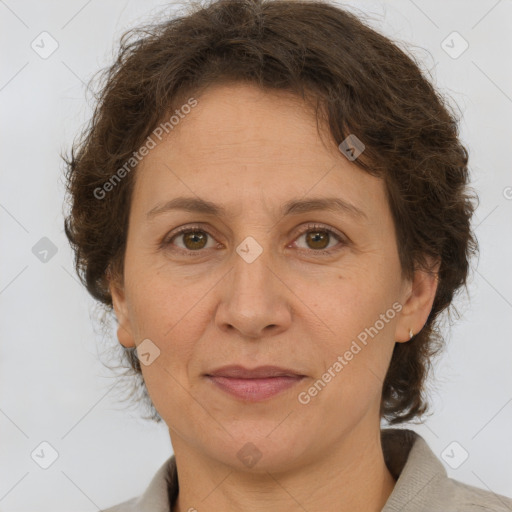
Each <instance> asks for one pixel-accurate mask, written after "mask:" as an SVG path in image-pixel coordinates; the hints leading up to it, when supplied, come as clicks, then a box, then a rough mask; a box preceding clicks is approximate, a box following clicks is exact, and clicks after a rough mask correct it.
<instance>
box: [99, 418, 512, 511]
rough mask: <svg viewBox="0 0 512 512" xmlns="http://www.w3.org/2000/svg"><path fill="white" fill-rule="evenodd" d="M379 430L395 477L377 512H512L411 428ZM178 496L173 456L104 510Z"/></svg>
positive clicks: (164, 507)
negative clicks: (134, 491)
mask: <svg viewBox="0 0 512 512" xmlns="http://www.w3.org/2000/svg"><path fill="white" fill-rule="evenodd" d="M381 435H382V449H383V452H384V457H385V460H386V464H387V466H388V468H389V470H390V471H391V473H392V474H393V475H394V476H395V478H396V479H397V482H396V484H395V488H394V489H393V492H392V493H391V495H390V496H389V498H388V501H387V502H386V505H385V506H384V508H383V509H382V511H381V512H512V499H510V498H507V497H505V496H502V495H498V494H495V493H493V492H491V491H487V490H482V489H479V488H477V487H473V486H470V485H466V484H463V483H461V482H458V481H457V480H453V479H451V478H448V476H447V473H446V470H445V468H444V466H443V464H442V463H441V462H440V461H439V460H438V459H437V457H436V456H435V455H434V453H433V452H432V450H431V449H430V448H429V446H428V445H427V443H426V442H425V440H424V439H423V438H422V437H421V436H420V435H418V434H417V433H415V432H414V431H412V430H407V429H397V428H392V429H391V428H390V429H383V430H382V432H381ZM511 491H512V489H511ZM177 496H178V477H177V471H176V460H175V458H174V455H173V456H172V457H170V458H169V459H168V460H167V461H166V462H165V464H164V465H163V466H161V467H160V469H159V470H158V472H157V473H156V475H155V476H154V477H153V479H152V480H151V483H150V484H149V487H148V488H147V489H146V491H145V492H144V494H143V495H142V496H140V497H139V498H132V499H131V500H128V501H125V502H123V503H121V504H119V505H117V506H115V507H112V508H108V509H106V510H104V511H103V512H171V508H170V506H169V503H170V502H172V503H173V505H174V503H175V500H176V498H177ZM326 512H336V511H335V510H333V511H326Z"/></svg>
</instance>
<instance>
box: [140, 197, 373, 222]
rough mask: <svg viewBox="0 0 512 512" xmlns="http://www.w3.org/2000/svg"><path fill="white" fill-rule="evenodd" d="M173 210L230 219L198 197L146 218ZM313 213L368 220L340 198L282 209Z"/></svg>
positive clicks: (283, 212) (223, 210) (290, 203)
mask: <svg viewBox="0 0 512 512" xmlns="http://www.w3.org/2000/svg"><path fill="white" fill-rule="evenodd" d="M173 210H183V211H187V212H192V213H203V214H206V215H214V216H217V217H224V218H227V217H229V212H228V211H227V209H226V208H224V207H223V206H221V205H219V204H215V203H213V202H211V201H206V200H204V199H200V198H197V197H176V198H174V199H171V200H170V201H167V202H166V203H163V204H158V205H156V206H155V207H154V208H152V209H151V210H150V211H148V212H147V214H146V218H147V219H148V220H151V219H153V218H154V217H155V216H157V215H159V214H162V213H166V212H170V211H173ZM313 211H330V212H334V213H342V214H347V215H350V216H352V217H354V218H356V219H365V220H368V217H367V215H366V213H365V212H364V211H363V210H361V209H360V208H358V207H357V206H355V205H353V204H351V203H349V202H347V201H345V200H344V199H341V198H339V197H319V198H312V199H291V200H290V201H287V202H286V203H284V205H283V206H282V207H281V209H280V214H281V215H282V216H287V215H299V214H301V213H309V212H313Z"/></svg>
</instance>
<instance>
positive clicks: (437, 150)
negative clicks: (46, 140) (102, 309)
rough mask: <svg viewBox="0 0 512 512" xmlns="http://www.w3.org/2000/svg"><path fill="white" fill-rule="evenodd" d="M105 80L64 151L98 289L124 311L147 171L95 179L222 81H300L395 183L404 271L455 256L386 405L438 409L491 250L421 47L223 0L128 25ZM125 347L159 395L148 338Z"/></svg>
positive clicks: (301, 6)
mask: <svg viewBox="0 0 512 512" xmlns="http://www.w3.org/2000/svg"><path fill="white" fill-rule="evenodd" d="M103 78H104V84H102V88H101V92H100V94H99V96H98V98H97V99H98V102H97V105H96V109H95V111H94V115H93V117H92V119H91V121H90V123H89V125H88V126H87V128H86V129H84V131H83V132H82V134H81V137H80V139H79V140H75V142H74V144H73V147H72V149H71V155H70V156H69V157H67V156H65V157H63V158H64V160H65V162H66V166H67V172H66V178H67V192H68V193H69V196H70V205H71V209H70V212H69V215H68V216H67V217H66V219H65V232H66V235H67V237H68V239H69V241H70V243H71V245H72V247H73V249H74V251H75V264H76V270H77V273H78V275H79V276H80V279H81V281H82V282H83V284H84V285H85V286H86V287H87V290H88V291H89V293H90V294H91V295H92V296H93V297H94V298H95V299H97V300H98V301H100V302H101V303H102V304H104V305H105V306H106V309H107V310H108V311H110V312H111V311H112V297H111V295H110V292H109V286H108V285H109V283H108V278H107V275H106V272H107V270H108V269H109V271H111V272H112V276H113V277H114V278H115V279H120V280H122V277H123V262H124V252H125V247H126V238H127V228H128V215H129V210H130V202H131V194H132V190H133V179H134V173H135V172H136V171H135V170H134V171H133V172H131V173H127V174H126V176H125V177H123V179H122V180H119V182H118V183H117V182H116V183H115V187H112V190H109V193H108V197H107V198H106V199H104V200H101V199H98V198H97V195H98V194H97V192H96V193H95V190H96V191H97V190H98V188H99V187H100V188H101V187H102V186H103V185H104V184H105V183H106V182H107V181H108V180H109V179H111V178H112V176H113V175H114V174H115V173H116V171H117V170H118V169H120V168H121V167H122V166H123V165H124V164H125V163H126V162H127V161H128V160H129V159H130V158H131V157H132V155H133V152H134V151H136V150H137V149H138V148H139V147H140V146H141V145H142V144H143V141H144V140H145V139H146V138H147V137H148V136H149V135H150V134H151V133H152V131H153V130H154V129H155V127H156V126H158V124H159V123H161V122H162V120H163V119H164V118H165V115H166V114H167V113H168V112H170V111H172V110H174V109H175V108H177V107H179V106H180V105H181V103H182V101H183V98H186V97H190V96H191V95H192V94H194V95H200V93H201V91H203V90H204V89H206V88H207V87H209V86H211V85H213V84H219V83H221V82H229V81H234V82H248V83H252V84H256V85H258V86H259V87H261V88H263V89H267V90H285V91H290V92H292V93H293V94H295V95H297V96H300V97H302V98H303V99H305V100H307V101H308V102H309V103H310V104H311V105H313V106H314V107H315V108H316V115H317V119H319V118H322V120H323V121H324V122H325V123H326V126H328V128H329V132H330V136H331V137H332V142H333V143H334V144H336V145H339V144H340V142H342V141H343V140H344V139H345V138H346V137H347V136H348V135H349V134H355V135H356V136H357V138H358V139H360V140H361V141H362V142H363V143H364V145H365V150H364V152H363V153H362V154H361V155H360V156H359V158H357V159H356V160H355V161H354V163H355V164H356V165H358V166H359V167H360V168H361V169H362V170H364V171H365V172H368V173H370V174H372V175H374V176H378V177H381V178H383V180H384V181H385V185H386V193H387V197H388V201H389V206H390V209H391V212H392V215H393V219H394V223H395V228H396V234H397V243H398V250H399V256H400V263H401V267H402V272H403V275H404V276H406V277H408V278H412V276H413V271H414V270H415V269H417V268H422V269H424V270H428V271H432V269H431V268H427V257H433V258H436V259H438V260H440V262H441V264H440V268H439V272H438V289H437V293H436V296H435V300H434V303H433V307H432V310H431V313H430V315H429V317H428V319H427V322H426V324H425V326H424V327H423V329H422V330H421V331H420V332H419V333H417V334H416V335H415V336H414V337H413V338H412V340H411V341H409V342H406V343H396V344H395V347H394V351H393V355H392V359H391V363H390V367H389V369H388V372H387V375H386V378H385V381H384V383H383V389H382V402H381V417H383V418H385V419H387V420H388V421H389V423H390V424H394V423H400V422H403V421H407V420H410V419H413V418H414V417H416V416H420V415H422V414H424V413H425V411H426V410H427V407H428V403H427V400H426V398H425V380H426V376H427V374H428V371H429V369H430V366H431V360H432V357H433V356H434V355H435V354H437V353H438V352H439V350H440V349H441V348H442V345H443V337H442V335H441V332H440V330H439V325H438V324H439V322H438V317H439V315H440V313H441V312H443V311H444V310H448V306H451V307H453V303H452V299H453V297H454V294H455V292H457V291H458V290H459V288H461V287H462V286H463V285H464V286H467V284H466V281H467V277H468V270H469V260H470V257H471V256H472V255H473V254H474V253H476V252H478V243H477V240H476V238H475V237H474V234H473V233H472V230H471V226H470V222H471V217H472V214H473V211H474V209H475V205H474V204H473V200H474V199H476V200H477V197H476V196H475V195H470V194H469V187H468V179H469V173H468V166H467V164H468V152H467V150H466V149H465V147H464V146H463V145H462V144H461V142H460V140H459V137H458V120H457V118H456V116H455V114H454V113H453V110H452V108H451V107H450V106H449V105H448V103H447V102H446V101H445V99H443V97H442V96H441V95H440V94H439V93H438V92H437V91H436V90H435V88H434V87H433V85H432V84H431V82H430V81H429V80H428V79H427V78H425V76H424V75H423V72H422V71H421V70H420V68H419V66H418V64H417V63H416V61H415V59H414V58H413V57H410V56H408V55H407V54H406V53H405V52H404V51H403V50H401V49H400V48H399V47H398V46H397V45H396V44H395V43H393V42H392V41H390V40H389V39H388V38H386V37H384V36H383V35H381V34H379V33H377V32H376V31H374V30H373V29H371V28H370V27H369V26H368V25H366V24H365V23H363V22H362V21H361V20H360V19H359V18H358V17H356V16H355V15H353V14H351V13H350V12H347V11H346V10H343V9H341V8H340V7H338V6H335V5H330V4H329V3H327V2H324V1H297V0H218V1H213V2H210V3H209V4H208V5H203V6H194V5H193V6H192V8H191V11H190V12H187V13H186V15H183V16H179V17H178V16H175V17H171V18H170V19H166V20H165V21H163V22H159V23H154V24H151V25H149V26H144V27H141V28H135V29H132V30H130V31H128V32H126V33H125V34H124V35H123V36H122V38H121V42H120V49H119V53H118V56H117V59H116V61H115V63H114V64H113V65H112V66H111V67H109V68H107V69H106V70H105V73H104V75H103ZM121 282H122V281H121ZM123 351H124V353H125V355H126V358H127V359H126V361H127V362H128V367H129V370H130V371H131V372H132V374H134V375H135V376H136V377H139V387H142V388H143V389H144V393H143V394H144V395H145V396H146V398H147V397H148V395H147V390H146V389H145V385H144V384H143V381H141V380H140V379H141V369H140V364H139V361H138V358H137V356H136V352H135V349H133V348H132V349H125V348H124V347H123ZM151 406H152V404H151ZM153 411H154V415H153V419H155V420H156V421H160V420H161V418H160V416H159V415H158V413H156V411H155V410H154V407H153Z"/></svg>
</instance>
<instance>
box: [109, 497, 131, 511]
mask: <svg viewBox="0 0 512 512" xmlns="http://www.w3.org/2000/svg"><path fill="white" fill-rule="evenodd" d="M136 503H137V498H132V499H131V500H128V501H123V502H122V503H119V504H117V505H114V506H113V507H109V508H105V509H102V510H101V511H100V512H135V511H136V510H137V509H136V508H135V505H136Z"/></svg>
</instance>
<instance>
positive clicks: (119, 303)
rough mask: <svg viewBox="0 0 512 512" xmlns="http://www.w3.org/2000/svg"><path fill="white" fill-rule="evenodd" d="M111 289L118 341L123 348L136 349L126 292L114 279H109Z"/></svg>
mask: <svg viewBox="0 0 512 512" xmlns="http://www.w3.org/2000/svg"><path fill="white" fill-rule="evenodd" d="M109 289H110V294H111V296H112V305H113V307H114V313H115V315H116V319H117V339H118V340H119V343H121V345H123V347H126V348H131V347H135V341H134V338H133V333H132V329H131V325H130V317H129V315H128V308H127V305H126V298H125V295H124V291H123V290H122V288H121V287H119V286H118V285H116V284H115V283H114V282H113V280H112V279H110V278H109Z"/></svg>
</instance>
